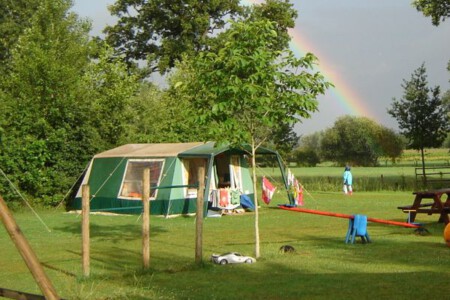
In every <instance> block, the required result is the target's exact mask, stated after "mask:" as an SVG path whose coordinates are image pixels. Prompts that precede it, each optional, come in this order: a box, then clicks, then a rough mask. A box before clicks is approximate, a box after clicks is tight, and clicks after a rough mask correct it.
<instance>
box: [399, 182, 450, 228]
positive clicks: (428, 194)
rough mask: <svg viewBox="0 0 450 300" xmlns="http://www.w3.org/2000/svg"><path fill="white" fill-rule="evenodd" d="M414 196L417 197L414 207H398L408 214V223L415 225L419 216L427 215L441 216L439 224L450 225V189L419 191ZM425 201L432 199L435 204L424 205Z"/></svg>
mask: <svg viewBox="0 0 450 300" xmlns="http://www.w3.org/2000/svg"><path fill="white" fill-rule="evenodd" d="M413 195H415V198H414V202H413V204H412V205H407V206H399V207H398V208H399V209H401V210H402V211H403V212H405V213H408V215H409V217H408V222H410V223H413V222H414V221H415V219H416V215H417V214H420V213H423V214H425V213H426V214H428V215H432V214H439V222H444V223H445V224H448V223H449V216H448V215H449V213H450V188H445V189H438V190H429V191H419V192H414V193H413ZM444 195H445V196H444ZM445 197H446V198H445ZM443 198H444V199H443ZM423 199H431V200H433V202H429V203H422V200H423Z"/></svg>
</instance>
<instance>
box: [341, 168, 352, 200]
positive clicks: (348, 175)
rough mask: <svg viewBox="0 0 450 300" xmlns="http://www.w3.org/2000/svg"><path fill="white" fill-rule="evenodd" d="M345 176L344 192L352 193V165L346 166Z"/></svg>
mask: <svg viewBox="0 0 450 300" xmlns="http://www.w3.org/2000/svg"><path fill="white" fill-rule="evenodd" d="M343 177H344V194H346V195H347V194H348V195H351V194H352V193H353V189H352V183H353V176H352V172H350V166H345V170H344V175H343Z"/></svg>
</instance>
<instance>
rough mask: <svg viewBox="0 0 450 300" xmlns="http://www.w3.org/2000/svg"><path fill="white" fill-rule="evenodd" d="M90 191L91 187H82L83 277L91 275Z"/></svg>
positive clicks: (85, 185)
mask: <svg viewBox="0 0 450 300" xmlns="http://www.w3.org/2000/svg"><path fill="white" fill-rule="evenodd" d="M90 197H91V195H90V190H89V185H87V184H83V186H82V187H81V201H82V207H81V215H82V221H81V235H82V247H81V256H82V265H83V276H85V277H89V275H90V240H89V238H90V230H89V212H90V205H89V204H90V203H89V200H90Z"/></svg>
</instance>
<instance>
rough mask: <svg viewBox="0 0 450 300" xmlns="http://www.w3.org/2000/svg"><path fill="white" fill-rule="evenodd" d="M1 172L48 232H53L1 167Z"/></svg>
mask: <svg viewBox="0 0 450 300" xmlns="http://www.w3.org/2000/svg"><path fill="white" fill-rule="evenodd" d="M0 172H1V173H2V174H3V176H4V177H5V178H6V180H7V181H8V183H9V185H10V186H11V187H12V188H13V190H14V191H15V192H16V193H17V194H18V195H19V196H20V198H22V200H23V201H24V202H25V204H26V205H27V206H28V207H29V208H30V210H31V211H32V212H33V214H34V215H35V216H36V218H38V220H39V221H40V222H41V223H42V225H44V227H45V229H47V231H48V232H52V231H51V230H50V228H49V227H48V226H47V224H45V222H44V220H42V219H41V217H40V216H39V215H38V213H37V212H36V211H35V210H34V209H33V207H31V205H30V203H28V201H27V199H25V197H24V196H23V195H22V194H21V193H20V192H19V190H18V189H17V188H16V186H15V185H14V184H13V183H12V182H11V180H9V178H8V176H6V174H5V172H3V170H2V169H1V168H0Z"/></svg>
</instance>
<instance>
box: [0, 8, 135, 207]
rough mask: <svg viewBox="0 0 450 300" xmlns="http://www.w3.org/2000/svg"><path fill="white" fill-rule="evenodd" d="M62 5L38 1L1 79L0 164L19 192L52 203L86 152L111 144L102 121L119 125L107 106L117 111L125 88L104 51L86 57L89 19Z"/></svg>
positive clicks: (75, 174)
mask: <svg viewBox="0 0 450 300" xmlns="http://www.w3.org/2000/svg"><path fill="white" fill-rule="evenodd" d="M70 6H71V1H69V0H57V1H56V0H43V1H40V5H39V7H38V8H37V9H36V11H35V12H34V14H33V17H32V18H31V20H30V21H29V22H30V27H29V28H28V29H26V30H25V31H24V33H23V34H22V35H21V36H20V38H19V40H18V42H17V43H16V44H15V47H14V48H13V49H12V50H11V63H10V76H6V77H2V80H3V81H2V82H1V87H2V91H1V93H0V97H1V99H0V100H1V101H0V102H1V103H2V109H3V110H2V113H3V116H2V117H3V118H2V120H1V121H0V126H1V129H0V132H1V140H0V143H1V147H0V166H1V167H2V169H3V170H4V171H5V173H6V174H8V175H9V177H10V178H11V180H12V181H13V182H14V183H15V184H16V185H17V186H18V187H19V189H20V190H22V191H25V192H26V194H28V195H29V196H31V197H33V198H34V200H36V201H42V202H44V204H48V205H52V204H56V203H59V202H60V201H61V198H62V195H64V194H65V193H66V192H67V190H68V189H69V187H70V186H71V185H72V184H73V183H74V182H75V181H76V179H77V177H78V175H80V173H81V172H82V171H83V168H84V166H85V165H86V163H87V162H88V161H89V159H90V158H91V156H92V155H93V154H94V153H96V152H97V151H98V150H99V149H102V146H104V145H107V144H108V143H111V142H114V141H115V140H114V137H113V134H118V132H117V131H116V129H115V128H114V129H111V131H110V130H109V129H110V127H108V126H103V123H104V124H109V123H108V122H113V124H114V125H117V126H118V128H119V129H120V128H121V124H118V123H117V122H115V120H116V116H117V110H114V109H111V107H113V106H117V107H118V108H119V109H121V108H123V105H121V102H123V101H124V100H123V99H127V98H129V96H130V89H131V86H132V83H131V82H132V80H127V76H128V74H127V73H126V72H123V71H121V70H126V69H125V67H124V66H123V65H122V66H121V65H120V62H118V61H114V60H113V59H112V58H111V57H108V52H107V50H106V49H99V50H96V51H95V52H97V53H98V54H99V55H96V57H97V59H95V60H92V61H91V60H90V54H91V53H92V50H93V49H92V47H93V44H92V43H91V41H90V39H89V30H90V24H89V23H87V22H85V21H80V20H79V19H78V17H77V16H76V15H75V14H73V13H70V12H69V9H70ZM123 85H125V86H123ZM99 106H101V107H99ZM111 114H114V116H112V115H111ZM99 118H101V121H100V120H99ZM97 120H98V121H97ZM100 123H102V124H101V125H102V126H100ZM118 135H119V134H118ZM102 150H103V149H102Z"/></svg>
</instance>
